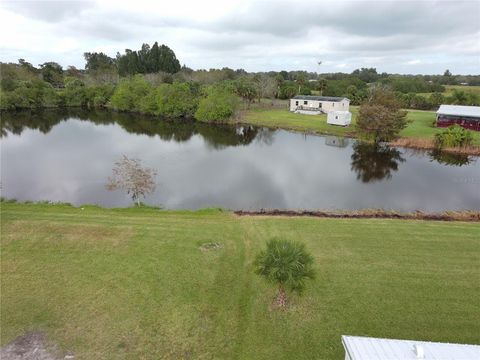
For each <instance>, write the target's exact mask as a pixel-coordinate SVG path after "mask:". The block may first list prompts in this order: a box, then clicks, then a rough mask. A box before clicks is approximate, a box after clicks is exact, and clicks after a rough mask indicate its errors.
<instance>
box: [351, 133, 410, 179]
mask: <svg viewBox="0 0 480 360" xmlns="http://www.w3.org/2000/svg"><path fill="white" fill-rule="evenodd" d="M351 159H352V162H351V169H352V170H353V171H355V173H356V174H357V179H358V180H361V181H362V182H364V183H369V182H375V181H381V180H384V179H390V178H391V177H392V172H394V171H397V170H398V165H399V163H403V162H405V159H404V158H403V157H402V155H401V153H400V151H398V150H397V149H395V148H391V147H388V146H386V145H381V144H369V143H363V142H360V141H357V142H355V143H354V144H353V154H352V156H351Z"/></svg>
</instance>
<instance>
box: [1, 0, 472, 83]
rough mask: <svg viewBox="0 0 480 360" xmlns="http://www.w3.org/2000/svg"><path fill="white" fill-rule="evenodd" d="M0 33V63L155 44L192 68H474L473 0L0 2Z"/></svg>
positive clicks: (76, 57) (78, 58) (70, 60)
mask: <svg viewBox="0 0 480 360" xmlns="http://www.w3.org/2000/svg"><path fill="white" fill-rule="evenodd" d="M0 31H1V32H0V49H1V50H0V51H1V53H0V60H1V61H12V62H16V61H17V60H18V59H19V58H24V59H25V60H27V61H29V62H31V63H33V64H34V65H37V64H39V63H43V62H45V61H56V62H58V63H60V64H61V65H63V66H67V65H74V66H76V67H79V68H83V67H84V59H83V53H84V52H86V51H102V52H105V53H107V54H108V55H110V56H112V57H113V56H115V54H116V52H117V51H120V52H123V51H124V50H125V49H126V48H129V49H132V50H137V49H139V48H140V46H141V44H142V43H144V42H147V43H149V44H152V43H153V42H154V41H158V42H159V43H160V44H162V43H163V44H166V45H168V46H170V47H171V48H172V49H173V50H174V51H175V53H176V55H177V57H178V59H179V60H180V63H181V64H185V65H187V66H189V67H191V68H193V69H200V68H206V69H208V68H221V67H224V66H228V67H231V68H235V69H236V68H243V69H245V70H247V71H266V70H277V71H278V70H307V71H317V72H337V71H342V72H351V71H352V70H354V69H356V68H360V67H376V68H377V70H378V71H379V72H383V71H386V72H395V73H412V74H417V73H425V74H436V73H443V71H444V70H445V69H447V68H448V69H450V71H452V72H453V73H455V74H479V73H480V0H474V1H398V0H397V1H360V0H357V1H348V2H347V1H338V0H335V1H334V0H331V1H319V0H317V1H313V0H296V1H293V0H292V1H284V0H275V1H252V0H212V1H210V0H192V1H184V0H168V1H163V0H157V1H143V0H130V1H125V2H121V1H5V0H1V5H0ZM318 61H322V64H321V65H320V66H319V65H318Z"/></svg>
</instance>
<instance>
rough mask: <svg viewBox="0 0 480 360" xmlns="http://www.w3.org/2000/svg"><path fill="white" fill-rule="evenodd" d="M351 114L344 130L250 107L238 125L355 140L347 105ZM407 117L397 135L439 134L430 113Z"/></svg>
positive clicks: (320, 119) (314, 118)
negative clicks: (407, 123)
mask: <svg viewBox="0 0 480 360" xmlns="http://www.w3.org/2000/svg"><path fill="white" fill-rule="evenodd" d="M350 111H351V113H352V124H351V125H350V126H348V127H342V126H335V125H329V124H327V115H304V114H295V113H293V112H290V111H288V110H287V108H286V107H285V108H252V109H251V110H249V111H246V113H245V114H244V116H243V118H242V122H244V123H248V124H252V125H256V126H266V127H271V128H282V129H287V130H296V131H304V132H312V133H318V134H327V135H337V136H351V137H355V135H356V134H355V119H356V117H357V114H358V106H350ZM407 111H408V114H407V117H408V118H409V119H410V120H412V122H411V123H410V124H409V125H408V127H407V128H406V129H404V130H403V131H402V132H401V133H400V136H402V137H407V138H427V139H433V136H434V135H435V134H436V133H438V132H440V131H442V129H439V128H437V127H435V126H434V125H433V122H434V121H435V112H434V111H422V110H407ZM472 134H473V138H474V145H480V132H478V131H472Z"/></svg>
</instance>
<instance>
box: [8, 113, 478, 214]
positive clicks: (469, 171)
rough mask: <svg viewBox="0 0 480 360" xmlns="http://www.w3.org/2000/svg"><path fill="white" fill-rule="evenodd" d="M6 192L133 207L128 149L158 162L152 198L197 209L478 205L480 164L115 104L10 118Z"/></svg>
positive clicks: (148, 200) (26, 197) (131, 153)
mask: <svg viewBox="0 0 480 360" xmlns="http://www.w3.org/2000/svg"><path fill="white" fill-rule="evenodd" d="M1 135H2V137H1V184H2V196H4V197H6V198H16V199H18V200H21V201H25V200H32V201H37V200H51V201H62V202H70V203H72V204H75V205H81V204H99V205H102V206H108V207H119V206H130V205H131V203H132V202H131V199H129V197H128V196H127V195H126V194H124V193H123V192H121V191H114V192H111V191H108V190H106V189H105V184H106V182H107V178H108V177H109V175H110V174H111V170H112V166H113V163H114V162H115V161H116V160H118V159H119V158H120V157H121V156H122V154H125V155H127V156H129V157H137V158H140V159H141V160H142V162H143V163H144V164H145V165H146V166H149V167H153V168H155V169H157V172H158V175H157V178H156V182H157V189H156V191H155V193H153V194H151V195H149V196H148V197H147V198H146V200H145V203H148V204H152V205H162V206H163V207H165V208H171V209H177V208H182V209H183V208H184V209H196V208H201V207H212V206H215V207H223V208H229V209H261V208H280V209H287V208H288V209H359V208H384V209H395V210H402V211H411V210H415V209H421V210H426V211H441V210H454V209H480V161H479V160H478V158H474V157H451V156H440V155H438V154H432V153H430V152H415V151H412V150H408V149H394V148H385V147H383V148H372V147H371V146H366V145H362V144H360V143H358V142H356V141H354V140H351V139H339V138H334V137H324V136H310V135H303V134H298V133H292V132H288V131H282V130H269V129H263V128H252V127H229V126H213V125H207V124H199V123H193V122H185V121H164V120H158V119H152V118H149V117H141V116H136V115H127V114H116V113H109V112H82V111H68V112H58V111H55V112H53V111H52V112H44V113H42V114H35V115H33V114H29V113H16V114H4V115H2V123H1Z"/></svg>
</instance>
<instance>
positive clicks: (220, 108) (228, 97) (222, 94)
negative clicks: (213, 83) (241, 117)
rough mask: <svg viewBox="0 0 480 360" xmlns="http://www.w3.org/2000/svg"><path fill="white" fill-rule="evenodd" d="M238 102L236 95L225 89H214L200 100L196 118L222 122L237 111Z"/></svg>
mask: <svg viewBox="0 0 480 360" xmlns="http://www.w3.org/2000/svg"><path fill="white" fill-rule="evenodd" d="M238 104H239V99H238V97H237V96H236V95H234V94H232V93H231V92H229V91H227V90H225V89H214V90H211V91H210V93H209V94H208V95H207V97H205V98H203V99H202V100H200V103H199V104H198V109H197V111H196V112H195V118H196V119H197V120H200V121H207V122H222V121H225V120H227V119H228V118H230V117H231V116H232V115H233V114H234V113H235V111H236V109H237V108H238Z"/></svg>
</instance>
